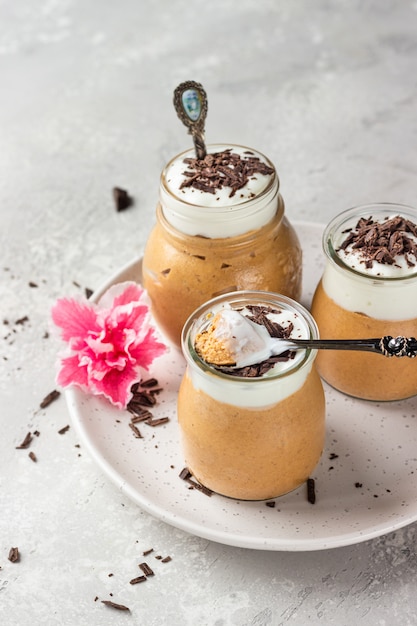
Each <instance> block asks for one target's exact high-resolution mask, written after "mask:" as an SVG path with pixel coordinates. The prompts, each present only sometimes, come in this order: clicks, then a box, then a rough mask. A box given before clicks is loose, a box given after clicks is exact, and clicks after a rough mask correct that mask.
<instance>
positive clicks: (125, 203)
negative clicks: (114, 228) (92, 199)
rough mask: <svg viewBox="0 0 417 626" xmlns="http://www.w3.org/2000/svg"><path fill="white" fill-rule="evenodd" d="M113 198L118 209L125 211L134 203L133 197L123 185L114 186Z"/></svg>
mask: <svg viewBox="0 0 417 626" xmlns="http://www.w3.org/2000/svg"><path fill="white" fill-rule="evenodd" d="M113 199H114V203H115V205H116V210H117V211H124V210H125V209H128V208H129V207H130V206H132V204H133V198H132V197H131V196H130V195H129V193H128V192H127V191H126V189H122V188H121V187H113Z"/></svg>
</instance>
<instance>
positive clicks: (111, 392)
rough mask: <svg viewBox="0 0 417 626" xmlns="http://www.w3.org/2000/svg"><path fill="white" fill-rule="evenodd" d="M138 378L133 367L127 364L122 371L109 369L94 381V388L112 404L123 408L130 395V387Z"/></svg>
mask: <svg viewBox="0 0 417 626" xmlns="http://www.w3.org/2000/svg"><path fill="white" fill-rule="evenodd" d="M140 378H141V377H140V375H139V374H138V372H137V370H135V369H134V368H133V367H129V366H128V367H126V368H125V369H124V370H123V371H122V372H119V371H116V370H110V371H109V372H108V373H107V374H106V375H105V376H104V378H103V379H102V380H101V381H96V382H95V390H96V393H100V394H102V395H104V396H105V397H106V398H107V399H108V400H110V402H111V403H112V404H114V405H115V406H118V407H119V408H121V409H123V408H126V406H127V404H128V402H129V400H130V399H131V397H132V392H131V391H130V389H131V387H132V385H133V383H135V382H138V381H139V380H140Z"/></svg>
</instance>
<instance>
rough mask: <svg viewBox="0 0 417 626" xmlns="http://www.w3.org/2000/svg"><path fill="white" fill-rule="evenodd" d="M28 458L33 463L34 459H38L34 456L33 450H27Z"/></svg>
mask: <svg viewBox="0 0 417 626" xmlns="http://www.w3.org/2000/svg"><path fill="white" fill-rule="evenodd" d="M29 458H30V460H31V461H33V462H34V463H36V461H37V460H38V459H37V458H36V454H35V453H34V452H29Z"/></svg>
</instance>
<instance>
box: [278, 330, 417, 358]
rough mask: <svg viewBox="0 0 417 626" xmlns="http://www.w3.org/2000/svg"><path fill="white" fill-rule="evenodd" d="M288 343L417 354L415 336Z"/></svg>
mask: <svg viewBox="0 0 417 626" xmlns="http://www.w3.org/2000/svg"><path fill="white" fill-rule="evenodd" d="M285 341H286V343H288V344H292V345H294V347H296V348H313V349H318V350H358V351H362V352H375V353H377V354H383V355H384V356H388V357H391V356H396V357H401V356H408V357H409V358H414V357H415V356H417V339H415V338H414V337H391V336H390V335H386V336H385V337H379V338H375V339H288V340H285Z"/></svg>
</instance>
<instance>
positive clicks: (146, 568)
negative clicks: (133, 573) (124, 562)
mask: <svg viewBox="0 0 417 626" xmlns="http://www.w3.org/2000/svg"><path fill="white" fill-rule="evenodd" d="M139 567H140V569H141V570H142V572H143V573H144V574H145V576H154V571H153V570H152V568H150V567H149V565H148V564H147V563H139Z"/></svg>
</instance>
